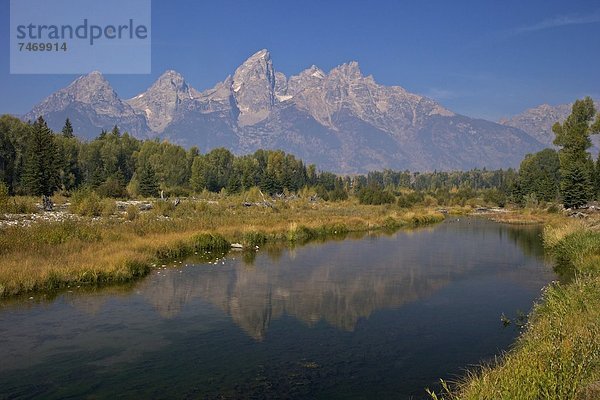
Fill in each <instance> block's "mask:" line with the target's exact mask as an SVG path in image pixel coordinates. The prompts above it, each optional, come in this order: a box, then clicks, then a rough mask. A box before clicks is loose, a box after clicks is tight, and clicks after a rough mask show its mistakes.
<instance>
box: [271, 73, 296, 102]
mask: <svg viewBox="0 0 600 400" xmlns="http://www.w3.org/2000/svg"><path fill="white" fill-rule="evenodd" d="M275 98H276V99H277V100H278V101H286V100H289V99H291V98H292V96H290V95H288V81H287V77H286V76H285V75H284V74H283V73H281V72H275Z"/></svg>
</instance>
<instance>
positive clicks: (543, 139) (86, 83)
mask: <svg viewBox="0 0 600 400" xmlns="http://www.w3.org/2000/svg"><path fill="white" fill-rule="evenodd" d="M568 112H569V106H559V107H557V108H552V107H550V106H541V107H539V108H538V109H534V111H530V112H529V113H526V114H523V115H521V116H516V117H514V118H512V119H509V120H504V121H501V123H495V122H491V121H486V120H483V119H474V118H469V117H467V116H464V115H459V114H456V113H454V112H452V111H450V110H448V109H447V108H445V107H443V106H442V105H440V104H439V103H437V102H436V101H434V100H432V99H430V98H427V97H424V96H421V95H418V94H414V93H410V92H408V91H407V90H405V89H404V88H402V87H400V86H384V85H381V84H378V83H377V82H376V81H375V80H374V78H373V77H372V76H364V75H363V74H362V72H361V70H360V67H359V65H358V63H356V62H349V63H345V64H342V65H340V66H338V67H335V68H333V69H332V70H331V71H329V72H325V71H323V70H321V69H320V68H318V67H317V66H314V65H313V66H311V67H310V68H308V69H306V70H304V71H302V72H300V73H299V74H298V75H293V76H290V77H286V76H285V75H284V74H283V73H281V72H278V71H276V70H275V69H274V67H273V62H272V60H271V56H270V54H269V52H268V51H267V50H261V51H258V52H257V53H255V54H253V55H252V56H251V57H250V58H248V59H247V60H246V61H245V62H244V63H242V64H241V65H240V66H239V67H238V68H237V69H236V70H235V71H234V73H233V74H232V75H229V76H228V77H227V78H225V80H223V81H222V82H219V83H217V84H216V85H215V86H214V87H213V88H211V89H208V90H205V91H202V92H200V91H198V90H196V89H194V88H193V87H191V86H190V85H189V84H188V83H187V82H186V81H185V79H184V78H183V76H181V74H179V73H177V72H176V71H173V70H169V71H166V72H165V73H164V74H162V75H161V76H160V77H159V78H158V80H157V81H156V82H154V84H152V86H151V87H150V88H148V89H147V90H146V91H145V92H143V93H140V94H138V95H137V96H135V97H133V98H131V99H121V98H119V96H118V95H117V93H116V92H115V90H114V89H113V88H112V87H111V86H110V84H109V82H108V81H107V80H106V79H105V78H104V77H103V76H102V74H101V73H99V72H92V73H90V74H88V75H85V76H82V77H80V78H78V79H76V80H75V81H74V82H72V83H71V84H70V85H69V86H67V87H66V88H64V89H61V90H59V91H57V92H55V93H53V94H52V95H50V96H49V97H47V98H46V99H45V100H43V101H42V102H41V103H39V104H38V105H36V106H35V107H34V108H33V109H32V110H31V111H30V112H29V113H28V114H26V115H25V116H24V117H23V119H24V120H34V119H35V118H37V117H38V116H40V115H41V116H43V117H44V118H45V119H46V121H47V122H48V125H49V126H50V127H51V128H52V129H54V130H60V129H61V128H62V126H63V124H64V121H65V119H66V118H67V117H68V118H70V120H71V122H72V124H73V127H74V130H75V133H76V134H77V135H78V136H80V137H82V138H85V139H92V138H94V137H96V136H97V135H98V134H99V132H100V131H101V130H102V129H105V130H109V129H112V127H113V126H114V125H118V126H119V128H120V129H121V131H127V132H129V133H131V134H132V135H134V136H136V137H138V138H160V139H165V140H169V141H172V142H175V143H178V144H181V145H183V146H186V147H189V146H198V147H199V148H200V150H201V151H203V152H205V151H208V150H211V149H213V148H216V147H226V148H228V149H230V150H232V151H233V152H234V153H237V154H245V153H250V152H253V151H255V150H257V149H260V148H263V149H282V150H285V151H287V152H290V153H292V154H294V155H296V156H298V157H300V158H302V159H303V160H304V161H305V162H307V163H315V164H317V165H318V166H319V168H320V169H323V170H328V171H332V172H339V173H364V172H366V171H371V170H382V169H384V168H391V169H396V170H403V169H410V170H419V171H432V170H435V169H437V170H456V169H462V170H464V169H470V168H483V167H487V168H506V167H516V166H518V164H519V162H520V161H521V159H522V158H523V156H524V155H525V154H526V153H530V152H535V151H538V150H540V149H542V148H544V147H546V146H547V145H548V143H549V139H548V138H549V136H548V135H547V131H548V126H551V124H552V123H553V122H555V121H556V119H557V118H558V119H562V118H564V117H566V115H567V114H568ZM550 142H551V140H550Z"/></svg>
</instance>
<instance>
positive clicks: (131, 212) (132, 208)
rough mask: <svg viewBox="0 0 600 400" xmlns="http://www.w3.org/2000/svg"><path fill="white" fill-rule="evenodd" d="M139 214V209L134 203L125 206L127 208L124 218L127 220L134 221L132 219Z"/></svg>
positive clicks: (136, 217)
mask: <svg viewBox="0 0 600 400" xmlns="http://www.w3.org/2000/svg"><path fill="white" fill-rule="evenodd" d="M139 216H140V209H139V208H138V207H137V206H136V205H134V204H130V205H129V206H128V207H127V210H125V218H127V220H129V221H134V220H136V219H138V218H139Z"/></svg>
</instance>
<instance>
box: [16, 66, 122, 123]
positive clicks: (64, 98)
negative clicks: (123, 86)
mask: <svg viewBox="0 0 600 400" xmlns="http://www.w3.org/2000/svg"><path fill="white" fill-rule="evenodd" d="M74 103H79V104H85V105H90V106H93V107H94V109H95V110H96V112H97V113H99V114H114V115H122V114H126V115H131V114H133V110H132V109H131V108H130V107H128V106H127V105H126V104H124V103H123V102H122V101H121V100H120V99H119V97H118V95H117V93H116V92H115V91H114V90H113V88H112V86H111V85H110V83H109V82H108V81H107V80H106V78H104V76H103V75H102V74H101V73H100V72H98V71H93V72H91V73H89V74H87V75H83V76H80V77H79V78H77V79H76V80H75V81H73V82H72V83H71V84H70V85H69V86H67V87H66V88H64V89H61V90H59V91H57V92H55V93H53V94H51V95H50V96H48V97H47V98H46V99H44V101H42V102H41V103H40V104H38V105H36V106H35V107H34V108H33V109H32V110H31V112H29V113H28V114H27V115H26V118H30V119H35V118H37V117H38V116H40V115H46V114H48V113H51V112H56V111H60V110H64V109H65V108H66V107H68V106H69V105H71V104H74Z"/></svg>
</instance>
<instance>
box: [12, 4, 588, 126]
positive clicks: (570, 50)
mask: <svg viewBox="0 0 600 400" xmlns="http://www.w3.org/2000/svg"><path fill="white" fill-rule="evenodd" d="M48 1H52V0H48ZM123 1H127V0H123ZM0 18H1V21H2V22H1V23H0V54H2V56H1V57H0V93H1V95H0V113H14V114H21V113H25V112H27V111H29V110H30V109H31V108H32V106H33V105H34V104H35V103H37V102H38V101H40V100H42V99H43V98H44V97H45V96H47V95H49V94H50V93H52V92H53V91H55V90H58V89H60V88H62V87H64V86H66V85H67V84H68V83H70V82H71V81H72V80H73V79H75V78H76V76H75V75H10V74H9V58H8V54H9V48H8V46H9V43H8V42H9V1H8V0H0ZM599 39H600V2H598V1H591V0H588V1H576V0H571V1H548V0H544V1H532V0H528V1H523V0H520V1H507V0H503V1H484V0H473V1H447V0H446V1H443V0H440V1H424V0H414V1H391V0H390V1H376V0H371V1H353V0H345V1H337V0H332V1H322V0H321V1H312V0H303V1H299V0H296V1H291V0H268V1H259V0H255V1H228V0H225V1H222V0H219V1H212V2H208V1H183V0H179V1H177V0H172V1H159V0H153V2H152V73H151V74H150V75H108V76H107V78H108V80H109V81H110V82H111V84H112V85H113V87H114V88H115V90H116V91H117V93H118V94H119V95H120V96H121V97H122V98H129V97H132V96H134V95H136V94H138V93H139V92H141V91H143V90H145V89H146V88H147V87H148V86H149V85H150V84H151V83H152V82H153V81H154V80H155V79H156V78H157V77H158V76H159V75H160V74H161V73H162V72H164V71H165V70H167V69H175V70H177V71H179V72H180V73H182V74H183V75H184V77H185V78H186V80H187V81H188V83H189V84H191V85H192V86H193V87H195V88H196V89H198V90H204V89H206V88H209V87H212V86H213V85H214V84H215V83H216V82H218V81H221V80H223V79H225V77H226V76H227V75H228V74H231V73H233V71H234V70H235V68H236V67H237V66H238V65H239V64H240V63H242V62H243V61H244V60H245V59H246V58H247V57H248V56H249V55H251V54H252V53H254V52H255V51H257V50H260V49H262V48H267V49H269V50H270V52H271V57H272V59H273V64H274V66H275V68H276V69H277V70H279V71H281V72H283V73H285V74H286V75H288V76H289V75H291V74H296V73H298V72H300V71H301V70H303V69H304V68H307V67H309V66H310V65H312V64H315V65H317V66H319V67H321V68H322V69H324V70H325V71H328V70H330V69H331V68H333V67H335V66H336V65H339V64H341V63H344V62H347V61H351V60H356V61H358V62H359V64H360V66H361V69H362V71H363V73H364V74H365V75H373V77H374V78H375V80H376V81H378V82H379V83H382V84H386V85H400V86H403V87H404V88H406V89H407V90H409V91H412V92H416V93H419V94H423V95H427V96H429V97H432V98H434V99H436V100H438V101H439V102H440V103H441V104H443V105H444V106H446V107H448V108H450V109H451V110H453V111H455V112H458V113H461V114H465V115H468V116H473V117H481V118H487V119H492V120H497V119H499V118H500V117H503V116H509V115H512V114H516V113H518V112H520V111H522V110H524V109H526V108H528V107H533V106H536V105H539V104H542V103H550V104H560V103H567V102H571V101H573V100H574V99H576V98H581V97H583V96H585V95H591V96H593V97H595V98H598V99H600V74H599V71H600V51H599V47H598V43H599Z"/></svg>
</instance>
